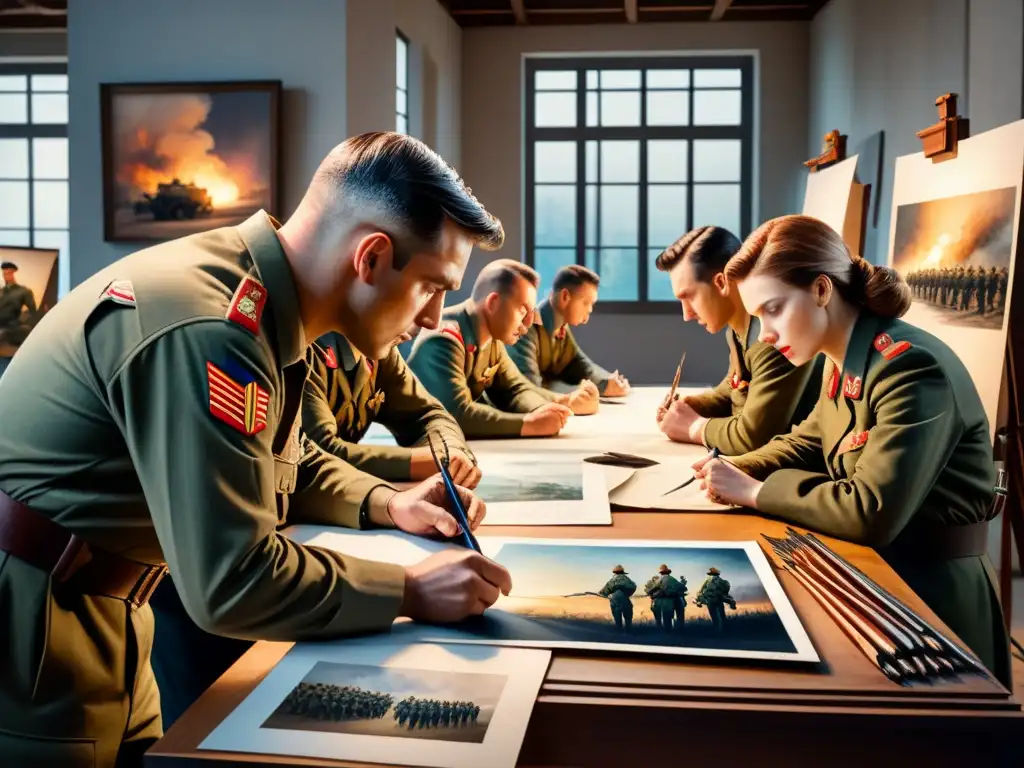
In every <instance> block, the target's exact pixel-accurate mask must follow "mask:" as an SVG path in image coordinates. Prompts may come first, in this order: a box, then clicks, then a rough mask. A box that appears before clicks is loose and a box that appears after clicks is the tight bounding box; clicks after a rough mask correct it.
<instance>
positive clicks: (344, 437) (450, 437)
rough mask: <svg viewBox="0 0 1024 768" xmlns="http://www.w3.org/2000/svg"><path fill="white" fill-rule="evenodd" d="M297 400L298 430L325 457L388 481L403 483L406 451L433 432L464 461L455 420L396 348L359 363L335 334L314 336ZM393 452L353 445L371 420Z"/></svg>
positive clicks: (407, 461)
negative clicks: (388, 435)
mask: <svg viewBox="0 0 1024 768" xmlns="http://www.w3.org/2000/svg"><path fill="white" fill-rule="evenodd" d="M315 349H316V354H315V355H314V358H313V366H312V370H311V371H310V375H309V379H308V380H307V381H306V390H305V393H304V395H303V398H302V428H303V430H304V431H305V432H306V433H307V434H308V435H309V437H310V439H312V440H313V441H314V442H315V443H317V444H318V445H319V446H320V447H321V448H323V449H324V450H325V451H327V452H328V453H331V454H333V455H335V456H338V457H339V458H341V459H344V460H346V461H348V462H349V463H350V464H352V465H353V466H355V467H358V468H359V469H361V470H363V471H364V472H368V473H370V474H372V475H375V476H377V477H383V478H387V479H388V480H396V481H401V480H408V479H409V467H410V462H411V460H412V448H411V447H410V446H414V445H426V442H427V435H428V433H438V434H439V435H440V436H441V437H442V438H443V439H444V442H445V443H446V444H447V445H448V448H449V450H455V449H459V450H461V451H463V452H465V453H466V455H467V456H470V457H472V455H473V454H472V452H471V451H470V450H469V447H468V446H467V445H466V440H465V437H464V436H463V434H462V430H461V429H460V428H459V425H458V422H456V421H455V418H454V417H453V416H452V415H451V414H450V413H448V411H446V410H445V409H444V406H443V405H441V403H440V401H439V400H438V399H437V398H436V397H434V396H433V395H431V394H430V393H429V392H427V390H426V388H425V387H424V386H423V385H422V384H421V383H420V382H419V379H417V378H416V375H415V374H414V373H413V372H412V371H411V370H410V369H409V366H408V365H406V363H405V360H403V359H402V355H401V353H400V352H399V351H398V347H397V346H395V347H394V348H392V350H391V352H390V353H389V354H388V356H387V357H385V358H384V359H383V360H377V361H373V360H367V359H366V358H365V357H363V356H362V355H360V354H359V352H358V351H357V350H355V349H353V347H352V345H351V344H349V343H348V340H347V339H346V338H345V337H344V336H342V335H341V334H338V333H332V334H328V335H327V336H324V337H321V338H320V339H319V340H318V343H317V345H316V347H315ZM374 421H377V422H380V423H381V424H383V425H384V426H385V427H387V428H388V429H389V430H390V431H391V432H392V434H394V436H395V439H396V441H397V442H398V446H390V445H362V444H360V443H359V441H360V440H362V439H363V436H364V435H365V434H366V431H367V430H368V429H369V428H370V425H371V424H372V423H373V422H374Z"/></svg>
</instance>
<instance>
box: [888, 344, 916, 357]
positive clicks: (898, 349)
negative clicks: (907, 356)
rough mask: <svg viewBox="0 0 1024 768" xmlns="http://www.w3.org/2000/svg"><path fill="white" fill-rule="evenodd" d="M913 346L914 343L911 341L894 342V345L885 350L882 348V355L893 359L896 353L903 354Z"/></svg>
mask: <svg viewBox="0 0 1024 768" xmlns="http://www.w3.org/2000/svg"><path fill="white" fill-rule="evenodd" d="M911 346H912V345H911V343H910V342H909V341H900V342H897V343H896V344H893V345H892V346H890V347H886V348H885V349H884V350H882V357H884V358H885V359H886V360H892V359H893V358H894V357H896V355H901V354H903V353H904V352H906V351H907V350H908V349H910V347H911Z"/></svg>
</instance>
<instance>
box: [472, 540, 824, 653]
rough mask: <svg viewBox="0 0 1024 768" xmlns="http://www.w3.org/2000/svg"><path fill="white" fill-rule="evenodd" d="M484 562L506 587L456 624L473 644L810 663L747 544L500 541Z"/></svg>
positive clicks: (766, 570) (790, 616) (793, 620)
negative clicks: (499, 570) (504, 575)
mask: <svg viewBox="0 0 1024 768" xmlns="http://www.w3.org/2000/svg"><path fill="white" fill-rule="evenodd" d="M491 546H492V542H491V541H490V540H488V541H487V542H486V544H485V547H487V549H490V547H491ZM486 554H488V555H489V556H491V557H493V558H494V559H495V560H496V561H497V562H500V563H501V564H502V565H504V566H505V567H506V568H508V570H509V572H510V573H511V574H512V582H513V584H514V585H515V588H514V589H513V590H512V593H511V594H510V595H508V596H505V595H502V596H500V597H499V598H498V600H497V602H496V603H495V604H494V605H493V606H492V608H491V610H489V611H487V612H486V613H485V614H484V615H483V616H482V617H480V618H479V619H478V620H473V621H472V622H469V623H467V624H464V625H462V626H460V630H461V631H463V632H464V633H469V634H471V635H472V636H473V638H480V639H479V640H474V641H476V642H489V643H496V644H508V645H525V646H534V647H542V648H595V649H600V650H604V651H609V650H612V651H629V652H647V653H651V652H654V653H668V654H673V655H703V656H735V657H743V658H780V659H782V658H784V659H792V660H814V661H816V660H817V655H816V654H815V652H814V649H813V647H812V646H811V643H810V640H809V638H808V637H807V635H806V633H805V632H804V629H803V627H802V626H801V624H800V621H799V619H798V618H797V616H796V613H795V612H794V611H793V608H792V606H791V605H790V603H789V601H788V599H787V598H786V595H785V593H784V592H783V591H782V588H781V586H780V585H779V582H778V581H777V579H776V577H775V574H774V573H773V572H772V570H771V568H770V566H769V564H768V562H767V560H766V558H765V556H764V554H763V553H762V552H761V550H760V548H759V547H758V546H757V544H756V542H634V541H621V542H616V541H612V542H602V541H581V540H575V541H571V542H570V541H560V540H554V539H551V540H538V539H515V540H512V539H505V540H503V543H502V544H501V545H500V548H499V549H497V551H494V552H490V551H488V552H486ZM483 638H486V640H484V639H483Z"/></svg>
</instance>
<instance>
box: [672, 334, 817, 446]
mask: <svg viewBox="0 0 1024 768" xmlns="http://www.w3.org/2000/svg"><path fill="white" fill-rule="evenodd" d="M760 332H761V323H760V321H759V320H758V319H757V318H756V317H751V318H750V325H749V326H748V328H747V334H746V337H745V338H742V339H741V338H740V337H739V336H737V335H736V332H735V331H733V330H732V328H728V329H726V340H727V343H728V345H729V373H728V374H727V375H726V377H725V378H724V379H722V382H721V383H720V384H719V385H718V386H717V387H715V388H714V389H712V390H710V391H708V392H705V393H703V394H700V395H691V396H689V397H687V398H686V402H687V403H689V404H690V406H691V407H692V408H693V409H694V410H695V411H696V412H697V413H698V414H700V415H701V416H704V417H708V418H709V421H708V423H707V425H706V426H705V428H704V445H705V446H706V447H708V448H718V450H719V451H720V452H721V453H722V454H724V455H726V456H735V455H737V454H741V453H747V452H748V451H753V450H755V449H757V448H760V447H761V446H762V445H764V444H765V443H767V442H768V441H769V440H771V439H772V438H773V437H775V436H776V435H781V434H785V433H786V432H788V431H789V430H790V428H791V427H792V426H793V425H795V424H799V423H800V422H801V421H803V420H804V418H806V417H807V415H808V414H809V413H810V412H811V411H812V410H813V409H814V404H815V402H816V400H817V394H818V382H819V380H820V377H821V370H822V367H823V365H824V360H823V356H822V355H818V356H817V357H815V359H814V360H812V361H810V362H808V363H805V364H804V365H801V366H799V367H797V366H794V365H793V364H792V363H790V362H789V361H788V360H787V359H786V358H785V356H784V355H782V354H781V353H780V352H779V351H778V350H777V349H775V347H773V346H772V345H771V344H765V343H764V342H762V341H758V340H757V337H758V335H759V334H760Z"/></svg>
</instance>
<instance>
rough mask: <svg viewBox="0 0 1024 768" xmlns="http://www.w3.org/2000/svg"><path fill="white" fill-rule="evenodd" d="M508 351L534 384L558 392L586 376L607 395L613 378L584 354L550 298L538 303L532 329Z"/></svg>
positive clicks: (576, 385) (577, 384)
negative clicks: (606, 390) (607, 389)
mask: <svg viewBox="0 0 1024 768" xmlns="http://www.w3.org/2000/svg"><path fill="white" fill-rule="evenodd" d="M508 354H509V357H511V358H512V361H513V362H514V363H515V364H516V367H517V368H519V371H520V372H521V373H522V374H523V375H524V376H525V377H526V378H527V379H529V380H530V381H531V382H532V383H533V384H535V385H536V386H538V387H546V388H547V389H551V390H554V391H555V392H571V391H572V390H574V389H575V388H576V387H578V386H579V383H580V382H581V381H583V379H589V380H590V381H592V382H594V384H595V385H597V388H598V390H599V391H600V392H601V394H604V391H605V389H606V388H607V387H608V381H609V380H610V379H611V378H612V374H611V373H609V372H608V371H606V370H605V369H604V368H602V367H601V366H599V365H598V364H597V363H595V362H594V361H593V360H591V359H590V358H589V357H587V356H586V355H585V354H584V353H583V350H582V349H580V347H579V344H577V343H576V338H575V337H574V336H573V333H572V329H571V328H570V327H569V326H568V324H565V323H563V322H562V321H561V319H560V318H558V317H557V315H556V312H555V308H554V307H553V306H551V300H550V299H544V301H542V302H541V303H540V304H539V305H538V307H537V311H536V312H535V313H534V319H533V324H532V325H531V326H530V330H529V331H528V332H527V334H526V335H525V336H523V337H522V338H521V339H519V341H517V342H516V343H515V344H513V345H512V346H511V347H509V348H508Z"/></svg>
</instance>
